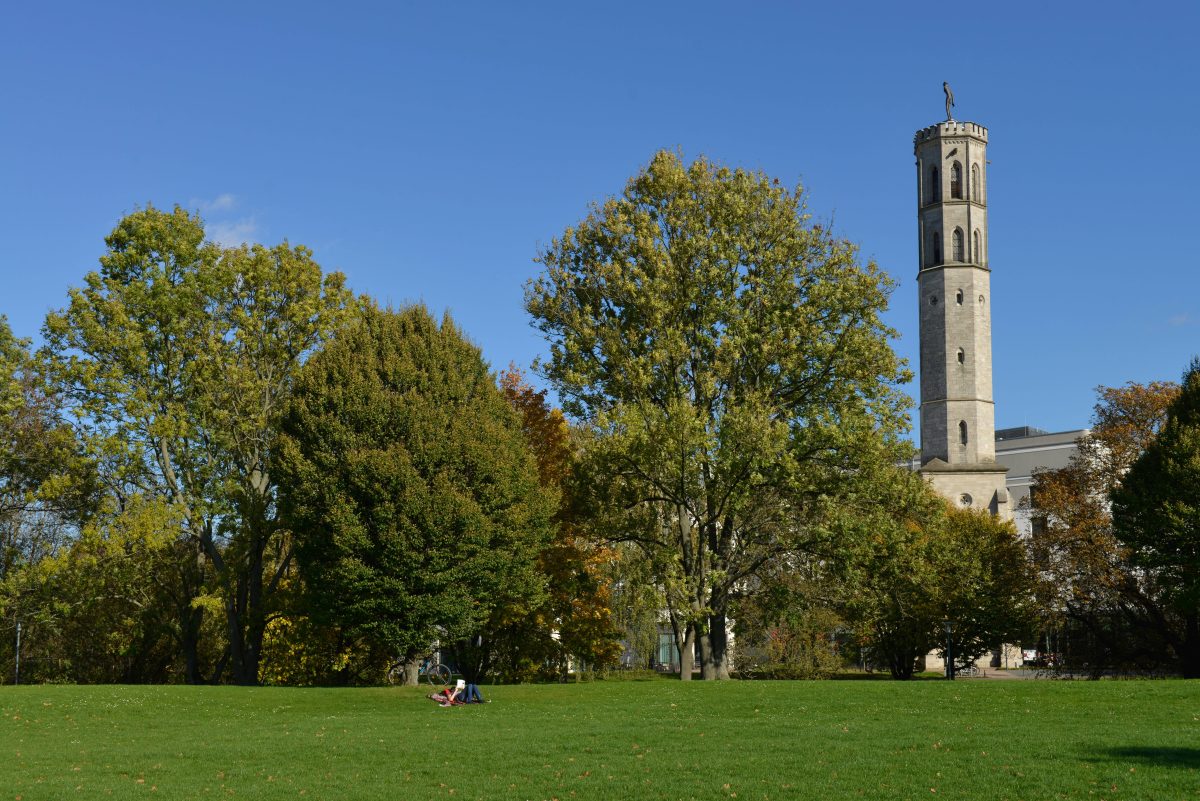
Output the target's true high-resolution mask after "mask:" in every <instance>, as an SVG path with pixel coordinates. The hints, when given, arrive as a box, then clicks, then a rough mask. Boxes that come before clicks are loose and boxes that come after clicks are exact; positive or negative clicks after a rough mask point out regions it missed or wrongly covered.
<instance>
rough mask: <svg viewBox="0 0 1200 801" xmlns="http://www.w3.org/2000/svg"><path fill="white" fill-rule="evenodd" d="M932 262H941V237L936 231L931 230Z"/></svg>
mask: <svg viewBox="0 0 1200 801" xmlns="http://www.w3.org/2000/svg"><path fill="white" fill-rule="evenodd" d="M932 250H933V263H934V264H941V263H942V237H941V235H940V234H938V232H937V231H934V232H933V248H932Z"/></svg>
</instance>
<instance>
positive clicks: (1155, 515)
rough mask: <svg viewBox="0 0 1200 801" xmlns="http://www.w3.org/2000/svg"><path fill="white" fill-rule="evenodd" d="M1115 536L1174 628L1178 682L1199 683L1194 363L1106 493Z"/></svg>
mask: <svg viewBox="0 0 1200 801" xmlns="http://www.w3.org/2000/svg"><path fill="white" fill-rule="evenodd" d="M1112 505H1113V527H1114V531H1115V534H1116V538H1117V540H1118V541H1120V543H1121V544H1122V545H1123V546H1125V548H1127V549H1128V555H1129V561H1130V563H1131V564H1132V565H1133V566H1134V567H1135V568H1136V569H1138V570H1139V572H1141V573H1142V580H1143V582H1145V583H1146V584H1149V585H1150V587H1151V588H1152V589H1151V590H1150V591H1151V592H1152V593H1153V594H1154V595H1155V596H1156V598H1157V600H1158V601H1159V603H1160V604H1161V605H1162V607H1163V608H1164V609H1165V610H1167V611H1168V612H1169V614H1170V616H1171V617H1172V618H1174V619H1175V621H1177V623H1176V625H1174V626H1172V627H1171V628H1170V630H1169V633H1170V635H1171V636H1170V642H1171V645H1172V646H1173V648H1174V650H1175V653H1176V655H1177V656H1178V658H1179V662H1180V666H1181V668H1182V671H1183V675H1184V677H1185V678H1200V359H1194V360H1193V361H1192V363H1191V365H1190V367H1189V368H1188V370H1187V372H1186V373H1185V374H1184V376H1183V382H1182V387H1181V389H1180V392H1179V394H1178V396H1177V397H1175V398H1174V400H1172V402H1171V405H1170V406H1169V407H1168V408H1167V415H1166V422H1165V423H1164V424H1163V426H1162V429H1161V430H1160V431H1159V432H1158V435H1157V436H1156V437H1155V438H1154V439H1153V440H1152V441H1150V442H1149V443H1148V444H1147V445H1146V446H1145V449H1144V450H1143V451H1142V452H1141V454H1140V455H1139V456H1138V457H1137V460H1136V461H1135V462H1134V463H1133V465H1132V466H1131V467H1130V468H1129V472H1128V473H1127V474H1126V475H1125V476H1124V477H1123V478H1122V479H1121V482H1120V485H1119V486H1118V487H1117V488H1116V489H1115V490H1114V491H1113V492H1112Z"/></svg>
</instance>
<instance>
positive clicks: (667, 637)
mask: <svg viewBox="0 0 1200 801" xmlns="http://www.w3.org/2000/svg"><path fill="white" fill-rule="evenodd" d="M675 654H676V650H675V635H673V634H670V633H659V635H658V658H657V660H656V661H657V662H658V664H660V665H674V664H678V662H679V660H678V659H676V658H675Z"/></svg>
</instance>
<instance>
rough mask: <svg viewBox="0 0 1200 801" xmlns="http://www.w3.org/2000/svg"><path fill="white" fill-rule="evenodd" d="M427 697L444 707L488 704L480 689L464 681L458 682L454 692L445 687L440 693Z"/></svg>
mask: <svg viewBox="0 0 1200 801" xmlns="http://www.w3.org/2000/svg"><path fill="white" fill-rule="evenodd" d="M426 697H427V698H429V700H431V701H437V702H438V703H439V704H441V705H442V706H461V705H463V704H482V703H486V702H485V701H484V700H483V696H482V695H480V693H479V687H478V686H477V685H474V684H467V683H466V682H465V681H463V680H462V679H459V680H458V683H457V684H456V685H455V687H454V689H453V690H451V689H450V688H449V687H444V688H442V690H440V691H439V692H436V693H432V694H430V695H428V696H426Z"/></svg>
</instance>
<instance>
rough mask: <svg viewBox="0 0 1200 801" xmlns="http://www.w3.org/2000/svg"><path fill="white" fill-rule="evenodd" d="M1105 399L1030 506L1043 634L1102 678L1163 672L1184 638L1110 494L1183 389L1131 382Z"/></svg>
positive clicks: (1042, 478)
mask: <svg viewBox="0 0 1200 801" xmlns="http://www.w3.org/2000/svg"><path fill="white" fill-rule="evenodd" d="M1096 393H1097V402H1096V406H1095V409H1094V411H1093V415H1092V427H1091V430H1090V431H1089V432H1088V433H1086V434H1085V435H1084V436H1082V437H1081V438H1080V439H1079V441H1078V450H1077V452H1076V455H1075V456H1073V457H1072V458H1071V460H1070V462H1069V463H1068V464H1067V465H1066V466H1065V467H1062V468H1059V469H1055V470H1039V471H1035V473H1034V480H1033V486H1032V491H1031V493H1030V501H1029V502H1027V505H1028V507H1029V509H1030V511H1031V514H1032V521H1033V532H1032V534H1031V536H1030V539H1029V544H1028V545H1029V550H1030V559H1031V561H1032V564H1033V565H1034V567H1035V571H1034V573H1033V578H1034V583H1033V586H1034V589H1035V591H1036V593H1037V597H1038V602H1039V606H1040V608H1041V614H1042V618H1043V626H1044V627H1045V628H1046V629H1047V630H1048V631H1056V632H1060V634H1061V636H1062V638H1063V639H1064V642H1070V643H1071V644H1072V652H1071V653H1070V657H1071V659H1072V663H1073V664H1072V665H1071V666H1070V667H1073V668H1076V667H1084V666H1085V665H1086V668H1087V669H1088V670H1090V671H1092V673H1093V674H1094V675H1097V676H1098V675H1101V674H1102V673H1103V672H1104V671H1105V670H1107V669H1132V670H1151V669H1155V668H1158V667H1161V666H1162V665H1163V664H1164V660H1165V658H1166V649H1167V648H1168V644H1169V641H1170V639H1171V637H1173V636H1175V635H1174V634H1172V630H1173V628H1174V627H1173V625H1172V623H1171V618H1170V615H1169V614H1167V612H1166V610H1164V609H1163V608H1162V606H1161V605H1160V604H1159V602H1158V599H1157V597H1156V593H1155V590H1154V587H1153V586H1152V585H1151V584H1150V583H1148V582H1147V581H1146V580H1145V579H1146V576H1145V575H1144V573H1143V571H1142V570H1140V569H1139V568H1138V567H1137V566H1135V565H1134V564H1133V563H1132V562H1131V561H1130V553H1129V550H1128V548H1127V547H1126V546H1125V545H1124V544H1122V543H1121V541H1120V540H1119V539H1118V538H1117V537H1116V536H1115V534H1114V531H1113V526H1112V514H1111V509H1110V501H1109V496H1110V493H1112V492H1114V491H1115V490H1117V489H1118V488H1119V487H1120V485H1121V482H1122V480H1123V479H1124V477H1125V474H1126V472H1127V471H1128V470H1129V468H1130V466H1131V465H1132V464H1133V463H1134V461H1135V460H1136V459H1137V458H1138V456H1139V455H1140V454H1141V453H1143V452H1144V451H1145V450H1146V449H1147V448H1148V447H1149V446H1150V444H1151V443H1152V442H1153V441H1154V439H1155V437H1156V436H1157V435H1158V432H1159V430H1160V429H1161V428H1162V426H1163V424H1164V423H1165V421H1166V418H1167V409H1168V408H1169V407H1170V405H1171V403H1172V402H1173V400H1174V399H1175V398H1176V397H1177V396H1178V394H1179V385H1178V384H1175V383H1173V382H1165V381H1159V382H1152V383H1149V384H1135V383H1132V382H1131V383H1128V384H1126V385H1124V386H1121V387H1099V388H1097V391H1096ZM1062 647H1063V646H1061V645H1060V648H1062Z"/></svg>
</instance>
